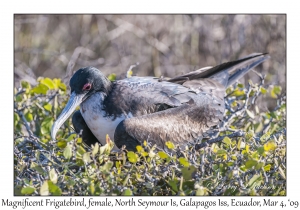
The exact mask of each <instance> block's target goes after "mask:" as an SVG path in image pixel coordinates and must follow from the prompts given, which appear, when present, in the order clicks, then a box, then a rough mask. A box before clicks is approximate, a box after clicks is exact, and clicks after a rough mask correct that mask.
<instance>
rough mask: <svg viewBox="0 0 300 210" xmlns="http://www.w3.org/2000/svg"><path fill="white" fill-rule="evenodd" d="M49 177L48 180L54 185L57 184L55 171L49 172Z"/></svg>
mask: <svg viewBox="0 0 300 210" xmlns="http://www.w3.org/2000/svg"><path fill="white" fill-rule="evenodd" d="M49 177H50V180H51V181H52V182H53V183H54V184H56V183H57V178H58V177H57V173H56V171H55V169H54V168H52V169H51V170H50V172H49Z"/></svg>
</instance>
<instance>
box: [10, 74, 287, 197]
mask: <svg viewBox="0 0 300 210" xmlns="http://www.w3.org/2000/svg"><path fill="white" fill-rule="evenodd" d="M38 82H39V83H38V84H37V86H35V87H31V86H30V85H29V83H27V82H25V81H23V82H21V88H20V89H19V90H15V97H14V105H15V113H14V128H15V131H14V132H15V133H14V135H15V141H14V146H15V148H16V151H15V154H14V160H15V161H14V171H15V182H14V183H15V186H14V189H15V194H16V195H285V194H286V147H285V144H286V136H285V126H286V106H285V100H284V99H283V98H282V97H281V95H280V94H281V88H280V87H278V86H274V87H273V88H271V89H268V88H263V87H262V86H259V85H252V86H251V88H250V89H249V88H245V87H244V85H241V84H239V85H237V86H236V87H235V88H233V87H230V88H229V89H228V90H227V94H228V98H227V99H228V101H232V103H228V104H229V107H227V114H226V117H225V119H224V123H225V122H226V123H227V124H226V126H227V127H228V128H230V129H227V130H226V129H225V130H224V131H222V132H220V133H219V135H218V136H219V137H222V138H220V140H219V141H216V142H213V143H212V144H211V143H210V145H208V146H206V147H204V148H201V149H199V150H198V151H195V148H193V147H189V148H187V149H185V150H181V153H180V154H178V153H177V151H178V148H179V146H180V145H175V144H174V143H172V142H171V141H168V142H166V148H167V150H166V151H159V150H157V149H156V146H155V145H153V146H150V145H148V144H147V142H146V141H144V142H143V144H142V145H139V146H137V148H136V149H137V151H136V152H132V151H130V152H126V148H125V150H124V151H121V152H119V153H113V152H112V148H113V147H114V144H113V142H112V141H111V140H110V139H109V137H108V136H107V138H106V141H107V144H106V145H104V146H101V145H100V144H95V145H93V146H92V148H89V147H87V146H86V145H85V144H84V143H83V142H82V139H81V138H79V137H78V136H77V134H75V133H74V131H73V129H72V125H71V123H70V121H69V120H68V121H67V122H66V123H65V126H62V128H61V129H60V130H59V132H58V134H57V141H53V140H51V138H50V130H51V126H52V124H53V122H54V120H55V119H56V117H57V115H58V114H59V113H60V112H61V111H62V109H63V108H64V106H65V104H66V102H67V100H68V96H67V95H66V86H65V85H64V84H63V83H62V82H61V81H60V80H58V79H53V80H51V79H49V78H45V79H43V78H39V80H38ZM247 94H249V95H248V96H247ZM260 94H262V95H261V96H263V97H267V96H271V97H273V96H275V95H276V99H274V100H277V106H276V107H275V109H274V110H272V111H268V112H261V111H260V110H259V108H258V107H255V106H256V104H251V102H252V101H254V100H252V99H253V98H254V97H258V96H259V95H260ZM247 97H249V100H247ZM247 101H248V104H247V106H244V105H245V103H246V102H247ZM28 129H29V130H28ZM235 130H240V131H243V132H244V133H245V134H244V135H242V136H238V137H229V135H230V134H232V133H233V132H234V131H235ZM208 139H210V138H208ZM203 141H205V140H203ZM33 157H35V158H33ZM16 177H18V178H16Z"/></svg>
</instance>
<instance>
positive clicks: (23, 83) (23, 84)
mask: <svg viewBox="0 0 300 210" xmlns="http://www.w3.org/2000/svg"><path fill="white" fill-rule="evenodd" d="M21 86H22V88H25V89H31V86H30V84H29V82H27V81H21Z"/></svg>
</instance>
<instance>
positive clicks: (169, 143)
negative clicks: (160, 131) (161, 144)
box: [166, 141, 175, 149]
mask: <svg viewBox="0 0 300 210" xmlns="http://www.w3.org/2000/svg"><path fill="white" fill-rule="evenodd" d="M166 145H167V147H168V149H175V146H174V144H173V143H172V142H170V141H167V142H166Z"/></svg>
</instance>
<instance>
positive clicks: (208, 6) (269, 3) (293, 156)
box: [0, 0, 300, 209]
mask: <svg viewBox="0 0 300 210" xmlns="http://www.w3.org/2000/svg"><path fill="white" fill-rule="evenodd" d="M294 2H296V1H290V2H287V1H285V2H283V1H275V0H265V1H261V0H260V1H258V0H252V1H240V0H234V1H230V4H229V2H228V1H211V2H208V1H200V0H198V1H195V0H193V1H188V0H186V1H174V0H173V1H161V0H160V1H158V0H151V1H141V0H139V1H138V0H136V1H129V0H125V1H61V0H60V1H58V0H52V1H33V0H26V1H14V2H12V1H11V2H9V3H8V2H7V3H5V4H3V3H2V5H1V7H2V9H1V18H0V25H1V31H0V34H1V39H0V42H1V45H0V46H1V49H0V52H1V57H0V58H1V65H0V68H1V70H0V72H1V77H0V79H1V82H0V91H1V94H0V96H1V101H0V116H1V120H0V129H1V134H2V135H1V138H0V148H1V152H0V161H1V162H0V163H1V170H0V171H1V172H0V174H1V178H0V202H2V198H10V199H12V200H20V197H13V196H12V195H13V187H12V186H13V157H12V156H13V153H12V151H13V14H14V13H41V14H42V13H66V12H67V13H169V14H175V13H224V14H226V13H249V14H252V13H254V12H255V13H283V14H284V13H286V14H287V69H288V70H287V90H288V93H287V97H288V98H287V101H288V102H287V110H288V129H287V138H288V145H287V147H288V152H287V158H288V165H287V177H288V178H287V189H288V191H287V196H286V197H277V198H274V199H277V200H279V201H280V200H285V202H286V203H287V201H288V199H291V200H296V199H297V197H298V196H297V194H298V192H299V189H300V184H299V183H300V182H299V179H298V177H299V174H300V170H299V155H298V154H300V152H299V150H300V145H299V142H300V139H299V134H298V132H297V131H299V123H298V122H299V120H298V118H299V116H300V115H299V112H298V109H299V107H300V99H299V97H300V94H299V92H298V89H299V85H300V82H299V80H300V74H299V72H300V69H299V54H298V51H299V47H300V44H299V40H300V34H299V31H300V28H299V26H300V24H299V22H300V18H299V11H298V9H296V8H299V7H298V4H296V3H294ZM297 134H298V135H297ZM76 198H78V199H79V197H76ZM33 199H34V200H35V199H39V198H33ZM56 199H60V198H58V197H57V198H56ZM111 199H114V198H111ZM144 199H145V200H154V199H153V198H151V197H145V198H144ZM155 199H159V200H165V199H166V200H169V199H170V198H167V197H156V198H155ZM176 199H177V200H178V201H179V200H180V198H176ZM202 199H203V200H216V199H218V198H216V197H204V198H202ZM221 199H223V200H228V202H229V201H230V199H231V198H229V197H222V198H221ZM235 199H239V200H245V199H250V198H249V197H247V198H245V197H237V198H235ZM255 199H258V200H261V199H263V198H262V197H259V198H258V197H256V198H255ZM298 201H299V199H298ZM10 208H11V207H10ZM99 208H100V207H97V209H99ZM131 208H133V209H137V208H139V209H140V207H131ZM162 208H165V207H156V209H162ZM191 208H195V207H191ZM1 209H3V208H2V207H1ZM27 209H31V208H27ZM47 209H54V208H51V207H50V208H48V207H47ZM60 209H64V208H60ZM101 209H103V208H101ZM148 209H149V208H148ZM151 209H153V208H151Z"/></svg>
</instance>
